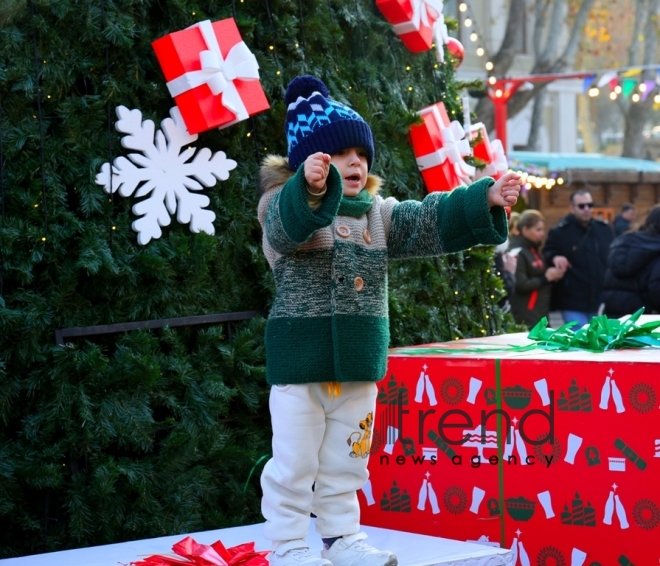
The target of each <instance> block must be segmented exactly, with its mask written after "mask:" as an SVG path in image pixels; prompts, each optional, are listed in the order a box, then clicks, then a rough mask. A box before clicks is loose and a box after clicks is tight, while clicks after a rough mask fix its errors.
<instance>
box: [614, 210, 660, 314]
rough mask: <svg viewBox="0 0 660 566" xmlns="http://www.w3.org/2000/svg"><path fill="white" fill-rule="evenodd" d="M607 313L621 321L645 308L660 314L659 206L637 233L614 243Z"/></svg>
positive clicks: (628, 234) (620, 238)
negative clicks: (627, 315)
mask: <svg viewBox="0 0 660 566" xmlns="http://www.w3.org/2000/svg"><path fill="white" fill-rule="evenodd" d="M603 300H604V302H605V314H607V316H609V317H613V318H619V317H621V316H624V315H626V314H632V313H634V312H635V311H637V310H639V309H640V308H641V307H644V312H645V313H646V314H650V313H653V312H656V313H657V312H660V204H659V205H656V206H654V207H653V208H652V209H651V212H649V215H648V216H647V217H646V221H645V222H644V224H643V225H642V227H641V228H640V229H639V230H638V231H637V232H628V233H627V234H624V235H623V236H621V237H619V238H617V239H616V240H614V242H613V244H612V247H611V248H610V255H609V258H608V266H607V271H606V273H605V283H604V290H603Z"/></svg>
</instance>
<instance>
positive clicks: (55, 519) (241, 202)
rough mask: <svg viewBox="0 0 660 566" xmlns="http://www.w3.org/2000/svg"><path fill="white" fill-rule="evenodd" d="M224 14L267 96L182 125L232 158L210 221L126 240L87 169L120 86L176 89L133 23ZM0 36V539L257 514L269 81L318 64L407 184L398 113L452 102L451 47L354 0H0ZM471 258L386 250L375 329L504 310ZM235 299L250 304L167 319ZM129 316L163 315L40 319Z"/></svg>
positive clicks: (135, 102)
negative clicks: (381, 322) (233, 114)
mask: <svg viewBox="0 0 660 566" xmlns="http://www.w3.org/2000/svg"><path fill="white" fill-rule="evenodd" d="M224 18H234V19H235V20H236V23H237V25H238V28H239V30H240V33H241V35H242V38H243V40H244V41H245V43H246V44H247V45H248V46H249V48H250V50H251V51H252V52H253V53H254V54H255V56H256V59H257V61H258V64H259V67H260V69H259V73H260V80H261V84H262V86H263V88H264V90H265V93H266V96H267V98H268V101H269V102H270V109H269V110H267V111H265V112H261V113H259V114H256V115H254V116H252V117H250V118H248V119H247V120H244V121H241V122H239V123H237V124H235V125H232V126H230V127H228V128H225V129H222V130H217V129H214V130H210V131H207V132H204V133H202V134H200V136H199V138H197V140H196V141H194V142H191V143H190V145H191V146H194V149H195V150H196V151H198V152H200V151H201V149H202V148H208V149H209V150H210V151H211V152H213V154H214V155H216V154H219V152H224V153H225V155H226V158H227V159H228V160H233V161H235V162H236V166H235V168H226V169H227V170H226V171H225V173H227V174H228V178H227V175H225V179H224V180H218V181H217V182H215V181H214V183H215V184H213V186H208V187H206V188H204V190H203V194H205V195H207V196H208V198H209V199H210V203H209V204H208V206H207V207H206V209H207V210H210V211H212V212H213V213H214V216H215V218H214V220H213V221H212V226H213V229H212V230H211V231H212V232H214V234H209V233H207V232H208V230H199V227H197V229H196V230H195V229H194V227H193V226H192V223H191V225H188V223H187V222H185V220H183V221H182V222H183V223H179V222H177V221H176V220H175V219H172V222H171V223H170V224H169V225H167V226H163V227H162V235H161V236H160V237H153V238H152V239H151V240H150V241H149V242H148V243H146V244H145V245H142V243H140V242H139V241H138V239H137V237H136V236H137V235H136V232H135V231H134V230H132V229H131V224H132V223H133V222H134V221H135V219H136V214H135V213H134V212H133V210H132V207H133V205H135V204H136V203H137V202H138V201H139V199H138V198H137V196H138V195H137V192H136V193H135V194H132V195H128V196H127V197H126V198H124V197H123V196H122V195H120V194H119V193H111V194H108V193H106V192H104V190H103V188H102V186H101V185H99V184H97V182H96V178H97V175H99V174H100V172H102V171H103V164H104V163H112V162H114V161H115V160H116V159H117V158H118V157H121V156H126V155H128V154H129V153H130V149H127V148H126V147H124V146H122V135H123V134H122V133H121V132H118V131H117V129H116V128H115V123H116V122H117V121H118V119H119V117H118V114H117V108H118V107H122V106H123V107H125V108H126V109H127V111H128V110H139V112H140V113H141V114H140V120H142V121H145V120H151V121H153V122H154V125H155V128H157V129H158V128H163V129H164V130H165V129H166V127H165V125H164V124H162V121H163V120H164V119H165V118H168V117H169V116H170V110H171V108H172V107H173V106H174V103H173V100H172V98H171V96H170V94H169V92H168V90H167V88H166V86H165V79H164V77H163V72H162V71H161V69H160V67H159V65H158V61H157V59H156V57H155V55H154V51H153V49H152V46H151V42H152V41H154V40H156V39H158V38H160V37H163V36H164V35H166V34H168V33H171V32H174V31H177V30H182V29H184V28H186V27H188V26H191V25H193V24H195V23H197V22H200V21H202V20H207V19H210V20H212V21H216V20H221V19H224ZM450 23H451V22H450ZM0 47H1V49H0V202H1V215H2V216H1V219H0V379H1V383H2V387H0V520H1V524H2V526H3V528H2V529H0V557H9V556H15V555H23V554H29V553H37V552H45V551H53V550H60V549H65V548H72V547H80V546H87V545H98V544H106V543H111V542H117V541H123V540H131V539H138V538H146V537H154V536H161V535H166V534H175V533H187V532H194V531H200V530H205V529H212V528H220V527H224V526H228V525H238V524H245V523H250V522H256V521H259V520H261V517H260V510H259V509H260V508H259V498H260V491H259V484H258V477H259V473H260V471H261V465H262V464H263V461H264V459H265V458H266V457H268V454H269V450H270V446H269V442H270V431H269V416H268V404H267V398H268V388H267V385H266V383H265V379H264V351H263V331H264V327H265V319H264V316H266V315H267V312H268V307H269V301H270V300H271V297H272V296H273V281H272V276H271V273H270V272H269V270H268V269H267V264H266V262H265V260H264V258H263V255H262V252H261V230H260V227H259V225H258V222H257V219H256V204H257V200H258V196H259V195H258V191H257V186H256V179H257V170H258V167H259V163H260V162H261V160H262V159H263V158H264V157H265V156H266V155H267V154H269V153H275V154H279V155H285V154H286V141H285V137H284V134H283V128H282V126H283V121H284V115H285V107H284V104H283V98H284V91H285V89H286V86H287V84H288V82H289V81H290V80H291V79H292V78H293V77H294V76H296V75H298V74H306V73H310V74H315V75H317V76H319V77H320V78H321V79H323V80H324V82H325V83H326V84H327V85H328V87H329V89H330V92H331V93H333V95H334V96H335V97H337V98H339V99H340V100H341V102H343V103H346V104H349V105H351V106H352V107H354V108H355V109H356V110H357V111H358V112H359V113H360V114H361V115H362V116H363V117H364V118H365V120H366V121H367V122H368V123H369V124H370V125H371V127H372V129H373V133H374V137H375V140H376V156H377V158H376V163H375V167H374V170H373V172H374V173H376V174H378V175H380V176H382V177H383V178H384V179H385V181H386V182H385V192H386V194H388V195H393V196H395V197H397V198H399V199H408V198H414V199H418V200H420V199H422V198H423V197H424V194H425V189H424V186H423V184H422V182H421V178H420V176H419V173H418V171H417V167H416V164H415V157H414V155H413V152H412V150H411V147H410V142H409V139H408V130H409V127H410V125H411V124H413V123H415V122H416V121H418V120H419V119H418V117H417V115H416V112H417V111H418V110H419V109H421V108H423V107H425V106H427V105H429V104H432V103H435V102H437V101H440V100H442V101H444V102H445V104H446V106H447V109H448V111H449V114H450V115H451V117H452V118H457V119H459V120H462V112H461V104H460V100H459V93H460V92H461V88H462V87H463V85H460V84H457V82H456V81H455V79H454V77H453V72H454V69H453V66H452V60H451V59H450V58H448V57H446V61H445V62H444V63H439V62H438V61H437V60H436V56H435V52H434V50H431V51H428V52H425V53H418V54H413V53H411V52H409V51H408V50H407V49H406V48H405V47H404V45H403V44H402V43H401V41H400V40H399V39H398V38H397V36H396V35H395V34H394V33H393V31H392V26H391V25H390V24H389V23H388V22H387V21H386V20H385V19H384V18H383V17H382V15H381V14H380V12H379V11H378V9H377V8H376V6H375V5H374V3H373V1H372V0H368V1H367V0H355V1H351V2H346V1H344V0H328V1H325V2H302V0H298V1H294V0H263V1H261V0H260V1H258V2H257V1H256V0H240V1H238V0H233V1H231V2H229V1H222V2H220V1H217V0H159V1H157V0H7V1H4V2H2V6H0ZM138 124H139V120H138ZM183 149H185V147H182V150H183ZM207 156H208V155H207ZM230 169H231V170H230ZM178 204H179V206H181V202H179V203H178ZM170 213H172V211H171V210H170ZM172 214H173V213H172ZM207 219H208V216H207ZM491 264H492V249H490V248H479V249H473V250H470V251H469V252H466V253H461V254H454V255H451V256H443V257H439V258H434V259H430V260H415V261H406V262H397V263H393V264H392V265H391V268H390V290H391V294H390V310H391V333H392V343H393V345H407V344H415V343H427V342H433V341H440V340H453V339H456V338H461V337H471V336H483V335H490V334H495V333H501V332H503V331H506V330H507V329H508V328H510V326H509V324H510V319H508V318H505V317H504V315H503V314H502V313H501V311H500V310H499V309H498V308H497V306H496V304H497V301H498V300H499V298H500V297H501V295H502V284H501V281H500V280H499V278H498V277H497V274H496V273H495V272H494V271H493V270H492V269H491ZM244 311H250V312H255V311H256V312H258V313H262V314H261V315H258V316H256V317H251V316H247V317H243V318H249V320H243V321H238V322H235V323H233V324H231V325H228V324H212V323H205V324H199V319H194V321H195V322H196V323H195V324H192V323H191V324H186V323H185V320H184V321H183V322H181V319H182V318H183V317H199V316H200V315H214V314H220V313H234V312H244ZM238 318H241V317H238ZM170 319H176V320H177V321H179V322H177V323H176V324H175V323H174V322H170V323H168V321H169V320H170ZM190 320H191V322H192V320H193V319H190ZM139 321H151V322H154V321H160V323H159V324H152V328H151V329H149V328H142V329H133V327H130V326H124V327H119V330H122V331H117V327H112V329H110V330H108V328H105V327H104V328H105V330H104V328H100V329H99V332H98V334H96V335H89V334H87V335H80V336H76V333H75V332H73V333H72V332H69V334H68V338H66V339H65V340H60V341H59V342H60V343H57V342H58V341H56V339H55V336H56V331H61V330H62V329H77V328H83V329H85V328H86V329H89V327H99V326H104V325H113V324H114V325H118V324H128V323H135V322H139ZM163 321H164V322H163ZM138 326H139V325H138ZM142 326H145V325H142ZM147 326H148V325H147ZM113 329H114V330H113ZM82 334H84V332H82ZM60 336H62V334H61V333H60Z"/></svg>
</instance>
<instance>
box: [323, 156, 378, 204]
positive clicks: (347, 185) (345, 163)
mask: <svg viewBox="0 0 660 566" xmlns="http://www.w3.org/2000/svg"><path fill="white" fill-rule="evenodd" d="M330 161H331V162H332V163H334V164H335V165H336V166H337V169H339V172H340V173H341V178H342V179H343V180H344V195H346V196H347V197H354V196H356V195H357V194H358V193H359V192H360V191H361V190H362V189H364V186H365V185H366V184H367V173H368V171H369V167H368V164H367V152H366V151H365V150H363V149H362V148H359V147H350V148H348V149H343V150H341V151H338V152H337V153H333V154H332V156H331V159H330Z"/></svg>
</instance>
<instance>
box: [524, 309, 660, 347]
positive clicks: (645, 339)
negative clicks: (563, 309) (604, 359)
mask: <svg viewBox="0 0 660 566" xmlns="http://www.w3.org/2000/svg"><path fill="white" fill-rule="evenodd" d="M643 312H644V307H642V308H641V309H639V310H638V311H637V312H635V313H634V314H632V315H631V316H630V317H629V318H628V319H626V320H624V321H623V322H622V321H620V320H618V319H616V318H607V316H606V315H601V316H594V317H593V318H592V319H591V320H590V321H589V324H588V325H585V326H583V327H582V328H580V329H579V330H576V331H575V332H574V331H573V330H571V326H573V325H575V324H576V323H575V322H569V323H567V324H564V325H563V326H561V327H560V328H558V329H557V330H553V329H552V328H547V326H548V320H547V319H546V318H545V317H543V318H542V319H541V320H539V322H538V323H537V324H536V326H534V328H532V329H531V330H530V331H529V335H528V336H527V337H528V338H529V339H530V340H535V341H537V342H538V344H537V347H538V348H542V349H544V350H560V351H569V350H588V351H590V352H606V351H607V350H613V349H616V348H644V347H646V346H651V347H654V348H660V332H653V331H654V330H655V329H656V328H658V327H660V321H655V322H647V323H645V324H640V325H637V321H638V320H639V317H640V316H642V314H643Z"/></svg>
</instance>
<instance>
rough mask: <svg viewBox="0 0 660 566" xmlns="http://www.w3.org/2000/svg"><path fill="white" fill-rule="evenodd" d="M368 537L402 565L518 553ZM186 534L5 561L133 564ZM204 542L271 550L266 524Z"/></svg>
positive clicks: (16, 565) (313, 542) (502, 560)
mask: <svg viewBox="0 0 660 566" xmlns="http://www.w3.org/2000/svg"><path fill="white" fill-rule="evenodd" d="M363 530H364V532H365V533H367V535H369V538H368V539H367V540H366V542H367V543H369V544H371V545H373V546H375V547H377V548H386V549H388V550H391V551H392V552H394V553H395V554H396V555H397V557H398V558H399V565H400V566H434V565H436V564H437V565H438V566H514V555H513V552H511V551H510V550H507V549H500V548H494V547H492V546H485V545H480V544H474V543H467V542H460V541H455V540H449V539H444V538H439V537H430V536H425V535H417V534H413V533H404V532H401V531H393V530H390V529H379V528H376V527H363ZM185 536H186V535H175V536H169V537H162V538H154V539H146V540H136V541H132V542H124V543H119V544H109V545H106V546H94V547H90V548H80V549H76V550H64V551H61V552H51V553H48V554H34V555H32V556H22V557H20V558H7V559H4V560H0V565H2V566H119V565H121V564H124V565H126V566H128V564H130V563H131V562H132V561H137V560H141V559H144V558H146V557H147V556H151V555H153V554H168V553H171V552H172V545H173V544H174V543H176V542H178V541H180V540H181V539H183V538H184V537H185ZM188 536H191V537H192V538H193V539H195V540H196V541H197V542H199V543H202V544H212V543H214V542H216V541H217V540H220V541H222V544H224V545H225V547H231V546H236V545H237V544H241V543H244V542H251V541H254V542H255V549H256V550H266V549H268V548H269V543H268V541H267V540H266V539H264V538H263V535H262V525H261V524H258V525H249V526H246V527H233V528H230V529H219V530H217V531H205V532H202V533H192V534H190V535H188ZM308 540H309V542H310V547H311V549H312V550H313V551H315V552H319V553H320V551H321V541H320V539H319V538H318V535H317V534H316V532H315V531H314V530H313V527H312V529H311V530H310V536H309V537H308Z"/></svg>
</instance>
